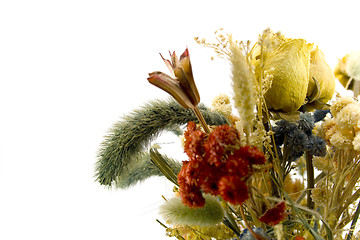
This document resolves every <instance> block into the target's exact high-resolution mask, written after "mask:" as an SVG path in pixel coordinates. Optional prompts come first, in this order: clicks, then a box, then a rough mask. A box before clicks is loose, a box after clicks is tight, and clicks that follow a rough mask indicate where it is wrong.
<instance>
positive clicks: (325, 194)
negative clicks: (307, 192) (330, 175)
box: [311, 184, 331, 206]
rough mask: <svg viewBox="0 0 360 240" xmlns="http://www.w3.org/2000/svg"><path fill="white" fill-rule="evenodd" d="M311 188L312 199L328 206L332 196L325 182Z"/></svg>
mask: <svg viewBox="0 0 360 240" xmlns="http://www.w3.org/2000/svg"><path fill="white" fill-rule="evenodd" d="M318 185H319V186H316V187H315V188H314V189H313V190H311V199H312V200H313V201H314V202H315V203H316V204H317V205H319V206H326V205H327V201H328V199H329V197H330V194H331V191H330V189H328V188H327V186H326V185H324V184H318Z"/></svg>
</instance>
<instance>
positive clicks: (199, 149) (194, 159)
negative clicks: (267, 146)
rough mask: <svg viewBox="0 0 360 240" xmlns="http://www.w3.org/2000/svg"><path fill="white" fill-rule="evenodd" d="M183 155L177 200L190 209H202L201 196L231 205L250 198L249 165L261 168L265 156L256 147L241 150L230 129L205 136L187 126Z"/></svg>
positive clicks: (219, 130) (216, 129) (235, 131)
mask: <svg viewBox="0 0 360 240" xmlns="http://www.w3.org/2000/svg"><path fill="white" fill-rule="evenodd" d="M184 135H185V153H186V154H187V155H188V157H189V159H190V160H189V161H184V162H183V167H182V169H181V171H180V172H179V174H178V183H179V185H180V189H179V192H180V196H181V199H182V201H183V203H184V204H185V205H187V206H190V207H202V206H204V204H205V199H204V197H203V196H202V193H203V192H204V193H208V194H212V195H219V196H221V197H222V198H223V199H224V200H225V201H227V202H229V203H231V204H241V203H243V202H244V201H245V200H246V199H248V198H249V192H248V188H247V186H246V180H247V179H248V178H249V177H250V175H251V173H252V170H253V168H252V164H264V163H265V156H264V154H263V153H262V152H261V151H259V150H258V149H257V148H255V147H250V146H245V147H240V138H239V134H238V132H237V130H236V129H235V128H234V127H232V126H229V125H222V126H218V127H216V128H215V130H214V131H212V132H211V133H210V134H206V133H204V132H203V131H201V130H200V129H198V128H197V127H196V124H195V123H194V122H189V123H188V126H187V130H186V131H185V134H184Z"/></svg>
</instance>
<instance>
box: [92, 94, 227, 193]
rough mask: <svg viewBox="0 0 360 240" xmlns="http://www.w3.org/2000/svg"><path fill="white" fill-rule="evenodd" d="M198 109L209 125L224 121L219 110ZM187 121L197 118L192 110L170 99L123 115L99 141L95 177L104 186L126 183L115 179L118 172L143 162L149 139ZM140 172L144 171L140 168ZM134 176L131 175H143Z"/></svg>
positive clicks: (130, 169)
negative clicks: (99, 146) (100, 141)
mask: <svg viewBox="0 0 360 240" xmlns="http://www.w3.org/2000/svg"><path fill="white" fill-rule="evenodd" d="M199 109H200V111H201V113H202V114H203V116H204V118H205V120H206V122H207V123H208V124H209V125H221V124H224V123H227V121H226V118H225V117H224V116H223V115H222V114H221V113H218V112H213V111H210V110H209V109H208V108H206V107H205V106H204V105H202V104H200V105H199ZM189 121H195V122H197V118H196V116H195V114H194V113H193V112H192V111H191V110H190V109H184V108H183V107H181V106H180V105H179V104H178V103H176V102H175V101H174V100H168V101H163V100H157V101H152V102H149V103H147V104H145V105H144V106H143V107H141V108H139V109H138V110H135V111H133V112H132V113H130V114H129V115H126V116H124V117H123V119H122V121H119V122H117V123H115V124H114V126H113V127H112V128H111V129H110V131H109V133H108V134H107V136H105V139H104V141H103V143H102V145H101V148H100V150H99V152H98V161H97V164H96V174H95V177H96V180H97V181H98V182H99V183H100V184H102V185H107V186H112V184H113V183H114V182H115V183H116V184H117V185H119V186H122V185H123V186H130V185H131V183H130V184H129V182H128V183H119V181H121V180H122V177H121V176H122V175H124V174H125V175H126V174H130V175H131V173H132V172H131V171H132V170H133V169H141V168H142V167H144V166H147V165H146V164H147V163H144V162H145V161H148V158H146V156H147V155H146V154H145V155H144V150H145V148H146V147H147V146H148V145H149V143H150V141H151V140H153V139H154V138H155V137H156V136H157V135H158V134H160V133H161V132H162V131H171V130H173V129H174V128H175V127H176V126H181V125H184V124H186V123H188V122H189ZM144 156H145V157H144ZM140 172H141V171H140ZM142 174H145V173H144V171H142ZM146 174H148V175H149V174H150V173H146ZM135 175H136V174H135ZM138 176H139V175H137V177H136V178H133V179H139V180H142V179H144V178H140V177H138Z"/></svg>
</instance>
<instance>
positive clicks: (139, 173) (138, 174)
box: [116, 153, 181, 189]
mask: <svg viewBox="0 0 360 240" xmlns="http://www.w3.org/2000/svg"><path fill="white" fill-rule="evenodd" d="M161 157H162V159H163V161H164V162H165V163H166V164H167V165H168V166H169V167H170V169H171V170H172V171H173V172H174V173H175V174H177V173H178V172H180V170H181V163H180V162H178V161H175V160H174V159H171V158H168V157H167V156H164V155H161ZM139 158H140V159H141V160H138V161H136V162H137V164H135V165H133V167H132V168H131V169H129V171H127V172H124V173H123V174H122V175H120V176H118V177H117V178H116V187H118V188H123V189H124V188H128V187H131V186H133V185H135V184H136V183H138V182H141V181H144V180H146V179H147V178H149V177H152V176H161V177H162V176H164V174H163V172H162V171H161V170H160V169H159V168H158V167H157V166H156V165H155V164H153V162H152V161H151V156H150V154H149V153H144V154H142V155H140V156H139Z"/></svg>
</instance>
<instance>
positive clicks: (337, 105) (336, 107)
mask: <svg viewBox="0 0 360 240" xmlns="http://www.w3.org/2000/svg"><path fill="white" fill-rule="evenodd" d="M354 102H355V100H354V99H353V98H352V97H342V98H339V99H337V100H336V101H335V102H333V104H332V105H331V107H330V112H331V114H332V115H333V117H336V115H337V114H338V113H339V112H340V111H341V109H343V108H344V107H345V106H346V105H348V104H350V103H354Z"/></svg>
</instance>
